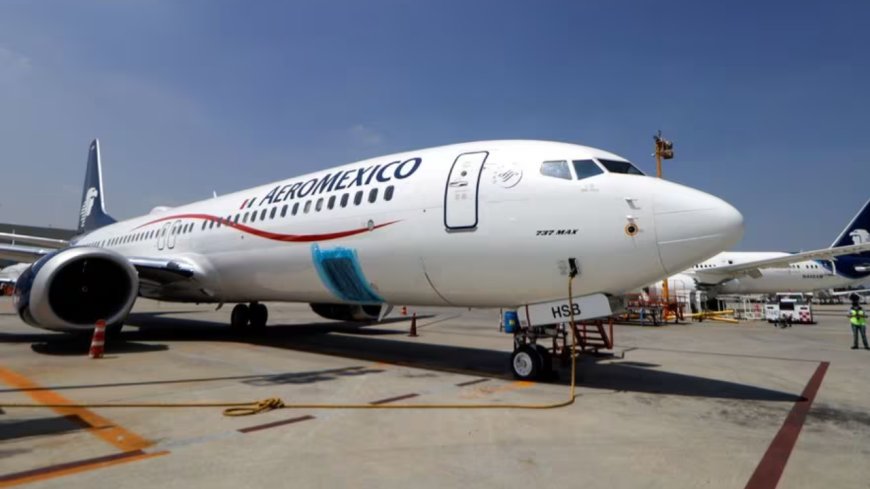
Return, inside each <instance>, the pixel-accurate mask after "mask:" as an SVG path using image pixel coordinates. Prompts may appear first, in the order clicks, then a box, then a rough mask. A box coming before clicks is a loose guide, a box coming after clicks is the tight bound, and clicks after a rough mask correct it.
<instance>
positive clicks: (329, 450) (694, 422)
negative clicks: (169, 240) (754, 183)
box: [0, 298, 870, 488]
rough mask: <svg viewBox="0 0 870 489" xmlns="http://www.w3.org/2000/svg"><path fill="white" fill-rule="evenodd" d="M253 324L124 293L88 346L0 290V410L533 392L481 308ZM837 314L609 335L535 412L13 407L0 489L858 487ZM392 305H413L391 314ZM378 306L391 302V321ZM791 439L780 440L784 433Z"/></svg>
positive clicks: (295, 308) (482, 398) (865, 449)
mask: <svg viewBox="0 0 870 489" xmlns="http://www.w3.org/2000/svg"><path fill="white" fill-rule="evenodd" d="M269 307H270V324H271V325H272V326H270V327H269V328H268V329H267V330H266V331H265V332H263V333H261V334H258V335H256V336H249V337H246V336H243V335H240V334H237V333H234V332H232V331H230V330H229V328H228V327H227V326H225V324H226V323H227V322H228V317H229V308H228V307H227V308H224V309H222V310H220V311H214V307H206V306H195V305H177V304H163V303H157V302H152V301H145V300H141V301H139V303H138V304H137V306H136V308H135V310H134V315H133V316H132V317H131V319H130V321H129V326H127V327H126V328H125V330H124V332H123V333H122V335H121V337H120V338H119V339H115V340H112V339H110V340H109V342H108V344H107V352H106V357H105V358H103V359H101V360H90V359H88V358H87V348H88V345H87V341H84V342H82V341H73V340H69V339H67V338H65V337H64V336H63V335H59V334H53V333H48V332H44V331H40V330H36V329H33V328H30V327H28V326H26V325H24V324H23V323H22V322H21V321H20V320H19V319H18V317H17V316H16V315H14V313H13V312H12V305H11V301H10V299H9V298H2V299H0V403H2V402H37V403H42V404H48V403H65V402H70V403H71V402H76V403H86V402H118V403H124V402H169V403H174V402H188V401H219V400H221V401H237V402H244V401H252V400H258V399H264V398H268V397H280V398H282V399H283V400H284V401H285V402H288V403H289V402H312V403H315V402H317V403H332V402H334V403H375V404H376V403H381V404H390V403H427V404H428V403H488V404H505V403H548V402H556V401H559V400H563V399H565V398H566V396H567V395H568V378H569V374H568V370H567V369H563V370H562V371H561V376H560V379H558V380H554V381H552V382H540V383H531V382H518V381H514V380H513V379H511V378H510V377H509V374H508V369H507V358H508V352H509V351H510V349H511V338H510V337H509V336H508V335H506V334H504V333H500V332H499V331H498V313H497V311H491V310H475V311H468V310H459V309H416V310H415V311H416V312H417V313H418V314H419V315H420V320H419V322H418V331H419V336H418V337H416V338H411V337H408V336H407V332H408V326H409V321H408V320H407V318H402V317H398V318H395V319H390V320H389V321H388V322H387V323H386V324H381V325H376V326H369V327H357V326H354V325H349V324H344V323H337V322H330V321H326V320H323V319H321V318H319V317H318V316H316V315H315V314H313V313H312V312H311V311H310V310H309V309H308V307H307V305H294V304H289V305H288V304H270V305H269ZM846 309H847V306H846V305H842V306H817V307H816V313H817V319H818V320H819V323H818V324H816V325H795V326H794V327H792V328H790V329H784V330H780V329H776V328H774V327H773V326H771V325H769V324H767V323H764V322H747V323H743V324H740V325H731V324H724V323H713V322H704V323H702V324H698V323H695V324H687V325H669V326H666V327H659V328H655V327H638V326H617V327H616V329H615V341H616V351H617V353H620V354H624V358H619V356H621V355H619V356H617V357H602V358H596V357H584V358H583V359H582V361H581V362H580V364H579V365H578V369H577V374H578V382H579V383H578V389H577V393H578V397H577V400H576V402H575V403H574V404H573V405H571V406H568V407H565V408H559V409H552V410H505V409H491V410H458V409H447V410H365V411H363V410H324V409H319V410H318V409H303V410H289V409H285V410H277V411H271V412H268V413H262V414H258V415H254V416H247V417H234V418H230V417H224V416H223V415H222V412H221V409H217V408H178V409H150V410H149V409H141V408H129V409H118V408H114V409H105V408H103V409H98V408H95V409H84V408H59V409H47V408H42V409H32V408H9V409H6V410H5V413H3V414H0V487H12V486H19V485H25V484H26V485H27V487H46V488H48V487H64V488H66V487H70V486H72V487H90V488H95V487H96V488H99V487H112V488H151V487H161V488H172V487H179V488H180V487H185V488H186V487H209V488H224V487H226V488H239V487H344V486H353V487H378V488H383V487H386V488H392V487H396V488H398V487H401V488H406V487H414V488H419V487H433V488H434V487H438V488H440V487H532V486H535V487H538V486H540V487H545V486H546V487H586V488H597V487H607V488H613V487H662V488H674V487H693V488H694V487H714V488H720V487H721V488H734V487H753V488H765V487H767V488H772V487H776V486H777V484H778V487H788V488H792V487H798V488H817V487H838V488H839V487H844V488H845V487H870V465H868V463H867V460H868V456H870V375H868V372H870V368H868V367H870V351H865V350H850V349H849V347H850V346H851V341H852V338H851V332H850V329H849V326H848V321H847V319H846V318H845V312H846ZM412 310H413V309H412ZM395 314H396V313H395V312H394V314H393V315H395ZM798 433H799V436H798V437H796V436H797V434H798Z"/></svg>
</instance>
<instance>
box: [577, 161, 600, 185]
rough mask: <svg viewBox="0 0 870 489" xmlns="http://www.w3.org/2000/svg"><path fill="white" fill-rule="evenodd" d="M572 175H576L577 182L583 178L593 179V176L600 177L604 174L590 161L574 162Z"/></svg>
mask: <svg viewBox="0 0 870 489" xmlns="http://www.w3.org/2000/svg"><path fill="white" fill-rule="evenodd" d="M573 163H574V173H576V174H577V180H583V179H584V178H589V177H594V176H595V175H601V174H602V173H604V170H602V169H601V167H600V166H598V165H597V164H596V163H595V162H594V161H592V160H574V161H573Z"/></svg>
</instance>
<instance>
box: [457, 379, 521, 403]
mask: <svg viewBox="0 0 870 489" xmlns="http://www.w3.org/2000/svg"><path fill="white" fill-rule="evenodd" d="M533 385H535V383H534V382H529V381H528V380H515V381H513V382H510V383H508V384H504V385H494V386H483V387H478V388H476V389H474V390H472V392H469V393H467V394H465V395H462V396H461V397H463V398H465V399H475V398H478V397H480V396H485V395H489V394H497V393H499V392H510V391H515V390H519V389H528V388H529V387H532V386H533Z"/></svg>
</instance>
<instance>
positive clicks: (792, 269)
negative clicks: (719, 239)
mask: <svg viewBox="0 0 870 489" xmlns="http://www.w3.org/2000/svg"><path fill="white" fill-rule="evenodd" d="M868 229H870V200H868V201H867V202H866V203H865V204H864V206H863V207H862V208H861V210H860V211H858V214H857V215H855V217H854V218H853V219H852V220H851V221H849V224H848V225H847V226H846V228H845V229H843V231H842V232H841V233H840V234H839V235H838V236H837V238H836V239H835V240H834V242H833V243H831V246H830V247H828V248H825V249H820V250H813V251H805V252H801V253H785V252H740V251H726V252H723V253H719V254H718V255H716V256H714V257H712V258H710V259H709V260H706V261H703V262H701V263H698V264H696V265H694V266H692V268H690V269H688V270H685V271H683V272H682V273H679V274H676V275H673V276H671V277H669V278H668V285H669V288H670V290H671V294H672V295H673V294H675V293H676V294H678V295H681V296H682V297H683V298H688V297H689V296H690V295H692V294H693V293H695V292H697V291H702V292H705V293H706V296H707V298H712V297H715V296H717V295H726V294H775V293H777V292H812V291H816V290H824V289H832V288H840V287H847V286H852V285H857V284H860V283H862V282H863V281H865V280H866V279H867V277H868V276H870V233H868ZM661 287H662V286H661V283H656V284H653V285H651V286H650V287H649V290H650V293H651V294H654V295H657V296H659V297H661V293H662V291H661Z"/></svg>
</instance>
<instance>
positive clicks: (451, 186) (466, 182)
mask: <svg viewBox="0 0 870 489" xmlns="http://www.w3.org/2000/svg"><path fill="white" fill-rule="evenodd" d="M487 156H489V153H488V152H486V151H480V152H477V153H463V154H461V155H459V157H458V158H456V161H454V162H453V166H452V167H451V168H450V174H449V175H447V187H446V188H445V190H444V226H445V227H446V228H447V229H448V230H460V229H474V228H476V227H477V207H478V206H477V200H478V194H479V191H480V175H481V173H482V172H483V163H484V162H485V161H486V157H487Z"/></svg>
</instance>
